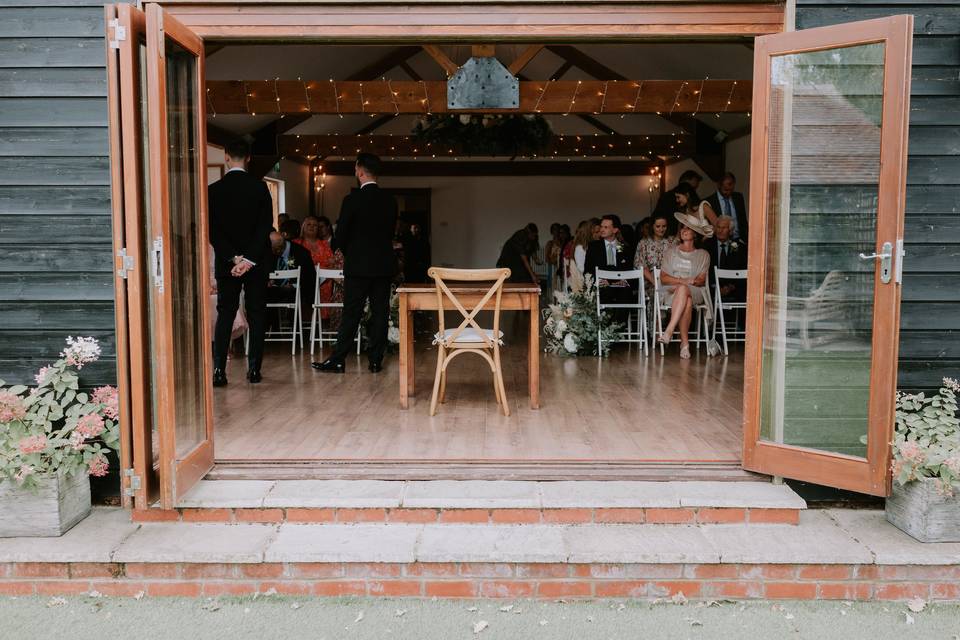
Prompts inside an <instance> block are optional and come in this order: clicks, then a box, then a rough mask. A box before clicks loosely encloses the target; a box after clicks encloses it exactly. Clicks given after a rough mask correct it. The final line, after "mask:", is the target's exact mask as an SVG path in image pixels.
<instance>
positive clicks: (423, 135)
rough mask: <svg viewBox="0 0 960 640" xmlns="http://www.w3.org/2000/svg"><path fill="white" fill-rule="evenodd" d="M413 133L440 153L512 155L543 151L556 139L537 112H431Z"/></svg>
mask: <svg viewBox="0 0 960 640" xmlns="http://www.w3.org/2000/svg"><path fill="white" fill-rule="evenodd" d="M413 135H414V136H416V138H417V139H418V140H420V141H422V142H423V143H424V144H425V145H428V146H432V147H433V148H434V150H435V151H437V152H438V153H440V152H442V153H445V154H447V153H448V152H449V151H450V150H455V152H456V153H458V154H463V155H473V156H510V157H511V158H515V157H517V156H522V155H537V154H540V153H542V152H543V151H544V150H545V149H546V148H547V147H548V146H549V144H550V142H551V141H552V139H553V131H552V130H551V129H550V123H549V122H548V121H547V119H546V118H544V117H543V116H539V115H535V114H523V115H520V114H483V115H480V114H468V113H464V114H460V115H456V114H452V115H448V114H431V115H428V116H425V117H424V118H423V119H421V120H420V121H419V122H418V123H417V125H416V127H414V129H413Z"/></svg>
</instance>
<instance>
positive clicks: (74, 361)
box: [60, 336, 100, 369]
mask: <svg viewBox="0 0 960 640" xmlns="http://www.w3.org/2000/svg"><path fill="white" fill-rule="evenodd" d="M60 357H61V358H63V359H64V360H66V361H67V364H69V365H71V366H74V367H76V368H77V369H82V368H83V365H85V364H89V363H91V362H96V360H97V359H98V358H99V357H100V345H99V344H97V340H96V338H74V337H72V336H67V348H66V349H64V350H63V351H61V352H60Z"/></svg>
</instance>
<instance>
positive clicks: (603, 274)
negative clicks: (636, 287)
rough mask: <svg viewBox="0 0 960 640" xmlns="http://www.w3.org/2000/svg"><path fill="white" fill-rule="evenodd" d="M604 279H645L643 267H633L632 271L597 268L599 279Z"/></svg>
mask: <svg viewBox="0 0 960 640" xmlns="http://www.w3.org/2000/svg"><path fill="white" fill-rule="evenodd" d="M600 279H604V280H643V270H642V269H631V270H630V271H609V270H607V269H600V268H598V269H597V281H598V282H599V281H600Z"/></svg>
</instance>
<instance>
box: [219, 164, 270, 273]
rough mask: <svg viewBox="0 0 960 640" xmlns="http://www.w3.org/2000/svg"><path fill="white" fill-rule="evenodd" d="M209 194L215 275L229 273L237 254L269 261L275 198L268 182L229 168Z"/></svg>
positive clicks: (248, 258) (250, 258)
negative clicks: (268, 187)
mask: <svg viewBox="0 0 960 640" xmlns="http://www.w3.org/2000/svg"><path fill="white" fill-rule="evenodd" d="M207 193H208V196H209V197H208V207H209V213H210V244H212V245H213V250H214V252H215V254H216V259H215V261H214V274H215V275H216V276H217V277H226V276H228V275H229V274H230V270H231V269H232V268H233V257H234V256H243V257H244V258H246V259H247V260H250V261H251V262H253V263H255V264H257V265H260V264H261V263H262V262H264V261H265V260H268V259H269V257H270V255H271V253H270V231H271V230H272V229H273V201H272V200H271V198H270V191H269V190H267V185H265V184H264V183H263V181H262V180H258V179H256V178H254V177H253V176H251V175H250V174H249V173H247V172H246V171H228V172H227V173H226V174H225V175H224V176H223V177H222V178H220V179H219V180H217V181H216V182H214V183H213V184H211V185H210V186H209V187H208V188H207ZM267 270H268V271H269V270H270V267H269V265H268V266H267Z"/></svg>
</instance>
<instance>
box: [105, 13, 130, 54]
mask: <svg viewBox="0 0 960 640" xmlns="http://www.w3.org/2000/svg"><path fill="white" fill-rule="evenodd" d="M109 25H110V28H111V29H113V37H112V38H110V48H111V49H119V48H120V42H121V41H123V40H126V39H127V28H126V27H124V26H122V25H121V24H120V21H119V20H116V19H114V20H111V21H110V22H109Z"/></svg>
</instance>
